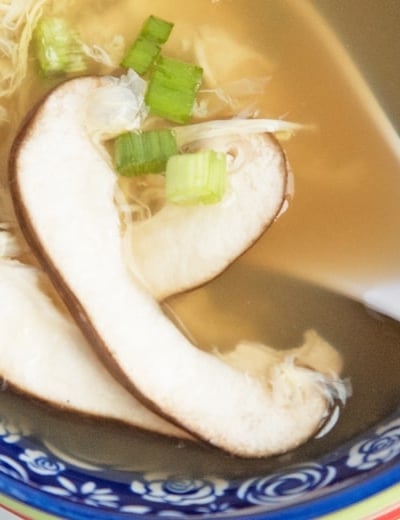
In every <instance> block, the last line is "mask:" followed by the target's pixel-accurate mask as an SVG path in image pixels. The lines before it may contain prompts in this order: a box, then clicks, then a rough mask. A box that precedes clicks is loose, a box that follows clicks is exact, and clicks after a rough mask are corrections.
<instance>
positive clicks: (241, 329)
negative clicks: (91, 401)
mask: <svg viewBox="0 0 400 520" xmlns="http://www.w3.org/2000/svg"><path fill="white" fill-rule="evenodd" d="M69 12H70V13H72V14H70V16H71V18H72V21H73V22H75V23H76V24H77V26H78V28H79V29H80V32H81V34H82V37H83V39H84V40H85V41H87V42H88V43H95V42H96V36H97V35H98V30H99V29H98V28H99V27H100V28H101V31H102V37H103V38H104V37H105V38H107V37H108V36H109V38H110V39H111V38H112V36H113V35H115V34H116V33H121V34H123V36H124V37H125V39H126V41H127V43H128V42H129V41H130V40H131V39H132V35H134V34H135V33H136V31H137V29H138V28H139V26H140V24H141V21H142V20H143V18H144V17H145V16H147V15H148V14H150V13H153V14H157V15H158V16H161V17H164V18H166V19H169V20H172V21H174V22H175V23H176V26H175V29H174V33H173V34H174V37H173V39H172V41H171V42H170V43H168V52H170V53H171V54H176V55H178V54H181V53H182V52H183V53H184V55H185V56H186V57H187V58H192V55H193V50H187V49H188V48H189V47H188V45H187V41H188V40H189V39H190V37H191V35H192V34H193V32H194V31H195V30H196V29H197V28H198V26H201V25H203V24H207V26H208V27H209V28H210V27H211V29H208V30H213V31H219V30H223V31H224V32H225V31H226V28H227V27H229V31H230V34H232V35H234V37H235V39H236V40H237V41H239V42H246V45H248V46H249V47H254V49H257V50H259V51H260V52H261V53H262V55H263V56H265V63H264V64H263V66H265V71H262V73H261V72H260V69H259V68H258V67H259V65H260V64H259V63H258V65H257V66H256V68H257V70H254V71H250V70H249V72H248V73H249V74H251V73H253V74H254V76H263V75H265V74H266V72H267V70H268V71H269V73H270V77H269V80H268V83H267V86H266V94H265V97H263V98H260V97H257V102H258V106H259V115H262V116H265V117H281V116H282V115H284V116H285V117H286V118H287V119H289V120H292V121H298V122H304V123H311V124H313V125H315V129H313V130H307V131H304V132H301V133H299V134H298V135H297V136H296V137H295V138H293V139H292V140H291V141H289V142H287V143H286V144H285V147H286V150H287V153H288V156H289V159H290V162H291V165H292V169H293V171H294V174H295V179H296V191H295V197H294V199H293V201H292V202H291V204H290V208H289V210H288V211H287V212H286V213H285V214H284V215H283V216H282V217H281V218H280V219H279V220H278V222H277V223H276V224H274V226H273V227H272V228H271V230H270V231H269V232H268V233H267V234H266V235H265V236H264V237H263V238H262V239H261V240H260V241H259V242H258V243H257V244H256V245H255V246H254V247H252V248H251V250H249V251H248V252H247V253H246V254H245V255H244V256H243V257H242V258H241V259H240V260H239V261H238V262H237V263H235V265H233V266H232V267H231V268H230V269H228V270H227V272H226V273H224V274H223V275H222V276H221V277H219V278H218V279H217V280H215V281H213V282H212V283H210V284H209V285H207V286H205V287H202V288H199V289H197V290H195V291H192V292H190V293H187V294H184V295H180V296H176V297H173V298H171V299H170V300H169V301H168V302H167V305H168V307H169V308H170V309H172V311H173V312H174V313H176V314H177V316H178V317H180V318H181V319H182V320H183V323H184V325H185V326H187V327H188V329H189V331H190V333H191V334H192V335H193V336H194V337H195V338H196V339H197V340H198V342H199V344H200V346H201V347H202V348H206V349H211V348H213V346H214V345H216V344H217V345H218V346H220V347H221V348H230V347H231V346H232V345H233V344H235V343H237V342H238V341H239V340H241V339H249V340H256V341H263V342H265V343H267V344H270V345H273V346H274V347H278V348H282V349H286V348H292V347H294V346H297V345H299V344H300V343H301V339H302V335H303V333H304V331H305V330H307V329H309V328H314V329H316V330H317V331H318V332H319V333H320V334H321V335H322V336H324V337H325V338H326V339H327V340H329V341H330V342H331V343H332V344H333V345H334V346H335V347H337V348H338V350H339V351H340V352H341V353H343V355H344V361H345V375H346V376H350V377H351V380H352V383H353V387H354V396H353V398H352V399H351V400H350V402H349V404H348V405H347V407H346V408H345V410H344V412H343V415H342V418H341V420H340V421H339V424H338V425H337V427H336V428H335V429H334V430H333V431H332V432H331V433H330V434H329V435H328V436H327V437H325V438H323V439H320V440H318V441H311V442H309V443H308V444H307V445H306V446H304V447H302V448H300V449H299V450H297V451H296V452H294V453H291V454H288V455H286V456H284V457H277V458H274V459H271V460H262V461H239V460H237V459H234V458H232V457H229V456H227V455H225V454H223V453H220V452H218V451H217V450H214V449H211V448H206V447H204V446H190V445H187V446H185V449H186V450H187V452H188V453H189V454H190V456H188V457H185V458H184V460H182V457H179V456H178V457H177V450H178V449H181V448H182V446H183V445H182V443H178V441H174V440H168V439H159V438H157V437H153V436H149V435H145V434H141V433H134V432H132V431H131V430H129V429H127V428H124V427H119V426H115V425H107V424H102V425H100V426H98V425H97V424H92V423H91V422H86V421H82V419H81V418H78V417H75V418H74V417H71V418H70V417H69V416H68V420H67V421H66V418H65V416H63V415H59V414H57V413H54V412H51V411H48V410H47V409H46V408H41V407H37V405H35V404H33V403H30V402H29V401H27V400H24V399H21V398H19V397H18V398H15V397H14V396H12V395H11V394H9V393H3V394H2V395H1V397H0V398H1V403H2V404H1V406H2V413H5V414H9V415H10V416H11V417H16V418H21V417H25V421H26V422H27V423H29V424H28V426H29V428H30V429H32V430H33V432H34V433H35V434H36V435H37V436H38V437H40V438H43V439H45V440H46V442H49V443H51V444H52V445H53V446H56V448H58V449H61V450H62V451H63V450H64V451H66V452H68V453H70V454H72V455H73V456H77V457H80V458H82V460H85V461H87V462H90V463H94V464H96V463H107V464H110V465H112V466H114V467H122V468H123V469H132V468H135V469H146V470H154V471H156V470H167V469H169V470H172V471H189V472H190V471H193V468H194V467H195V468H196V471H197V472H198V473H202V472H206V471H207V472H208V471H211V472H216V473H218V472H219V473H225V474H229V475H233V476H242V475H245V474H249V475H250V474H252V473H254V471H261V470H262V471H264V470H268V469H272V468H275V467H279V466H280V465H282V464H285V463H287V462H300V461H302V460H306V459H308V458H310V457H315V456H319V455H321V454H323V453H325V452H326V451H327V450H328V449H331V448H332V447H334V446H337V445H338V444H339V443H341V442H343V440H347V439H349V438H350V437H351V436H352V435H354V434H356V433H358V432H360V431H362V430H363V429H365V428H366V427H368V426H370V425H372V424H374V423H375V422H376V421H378V420H379V419H380V418H382V417H384V416H386V415H388V414H389V413H391V412H392V411H393V410H394V409H395V407H396V405H397V402H398V394H399V382H398V377H397V371H396V367H397V366H399V361H400V349H399V348H398V346H399V343H400V326H399V325H398V324H397V323H396V322H394V321H392V320H388V319H386V318H385V319H384V318H382V317H378V316H374V315H372V314H371V313H369V312H368V311H367V310H365V309H364V308H363V307H362V306H361V305H359V304H357V303H354V302H352V301H348V300H346V299H344V298H343V297H341V296H339V295H335V294H332V293H329V292H326V291H325V290H324V289H322V288H318V287H317V286H312V285H311V286H310V285H305V284H304V282H302V281H301V280H297V279H296V278H294V277H290V276H289V277H283V276H282V275H281V274H278V273H277V270H280V271H281V272H286V273H288V274H289V275H297V276H299V275H300V276H302V277H307V278H310V279H312V280H317V281H319V282H323V283H326V284H327V285H332V282H331V281H332V280H334V281H337V280H339V281H340V280H341V281H340V284H341V285H340V287H341V288H344V287H345V286H346V284H355V285H357V284H358V285H360V286H362V285H363V284H367V283H370V282H371V280H374V281H379V278H380V277H390V276H392V275H394V274H398V267H397V266H398V265H400V246H398V245H397V244H396V243H394V241H393V237H394V236H398V235H399V231H400V229H399V228H400V219H399V213H398V200H399V197H400V176H399V175H398V174H399V164H398V159H397V158H396V156H395V154H394V152H393V150H392V148H391V146H390V145H389V144H388V143H387V142H386V141H385V136H384V135H382V133H381V131H380V129H379V128H377V126H376V125H375V122H374V118H373V117H371V114H370V113H369V112H368V111H367V110H366V107H365V106H364V105H363V103H362V102H361V101H360V99H359V95H358V94H359V93H358V91H357V90H354V88H353V86H352V81H351V78H349V77H348V76H347V75H346V74H344V73H343V71H342V70H341V69H340V68H339V66H338V64H337V63H336V62H335V60H334V59H333V57H332V56H333V55H332V54H331V53H332V51H331V50H329V49H327V48H326V47H325V46H324V45H322V44H321V43H320V42H319V40H317V37H316V35H315V33H314V32H313V31H311V30H309V27H308V26H307V24H306V23H305V22H304V21H303V20H302V19H301V18H300V16H299V13H298V8H297V7H296V0H293V1H281V0H275V1H270V2H265V1H261V0H235V2H229V1H225V2H224V1H222V0H221V1H220V2H209V1H206V0H198V1H192V2H190V3H189V2H183V1H181V0H177V1H175V2H173V3H168V5H167V3H166V2H165V1H161V0H152V1H149V0H147V1H146V2H131V1H125V0H121V1H118V2H115V0H113V1H103V2H93V1H90V2H89V1H88V2H85V8H82V7H81V6H80V8H79V13H78V14H76V15H74V14H73V12H72V10H70V11H69ZM104 19H107V24H104ZM299 42H301V45H299ZM255 62H257V60H256V61H255ZM31 69H32V76H31V77H30V78H28V80H27V85H28V88H26V86H25V89H24V90H22V92H20V93H18V94H17V95H16V96H15V97H14V98H13V99H12V100H10V104H12V107H13V109H12V110H13V121H12V124H10V125H9V126H8V127H5V126H3V127H0V138H1V139H2V142H3V145H1V154H2V157H1V163H0V166H1V168H2V172H3V177H2V181H3V182H6V155H7V149H8V147H9V145H10V142H11V138H12V136H13V134H14V133H15V131H16V128H17V125H18V123H19V121H20V120H21V119H22V117H23V116H24V114H25V113H26V112H27V111H28V110H29V109H30V107H31V106H32V104H33V103H34V102H35V100H37V99H38V98H39V97H40V96H41V95H42V94H43V93H44V92H45V91H46V90H48V89H49V88H50V86H52V85H53V84H54V81H53V80H47V81H43V80H39V79H37V78H36V76H35V75H34V67H33V65H32V66H31ZM95 70H96V69H95ZM95 70H94V71H95ZM381 273H382V274H381ZM204 323H207V324H208V325H207V328H206V329H205V327H204ZM360 359H362V363H360ZM366 395H368V400H366V399H365V396H366ZM360 416H361V417H362V421H361V422H360ZM66 423H68V424H66ZM93 435H95V436H96V443H93V442H92V439H93ZM86 440H87V442H86ZM155 454H156V456H155ZM205 455H207V457H204V456H205Z"/></svg>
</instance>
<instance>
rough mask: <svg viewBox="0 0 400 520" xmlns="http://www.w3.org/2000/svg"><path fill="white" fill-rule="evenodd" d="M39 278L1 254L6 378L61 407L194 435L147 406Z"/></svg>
mask: <svg viewBox="0 0 400 520" xmlns="http://www.w3.org/2000/svg"><path fill="white" fill-rule="evenodd" d="M1 235H5V234H4V233H2V234H1ZM38 283H39V277H38V272H37V270H36V269H35V268H34V267H29V266H27V265H23V264H21V263H20V262H18V261H16V260H7V259H4V258H3V259H0V308H1V312H0V376H1V377H2V379H3V381H4V382H5V383H6V384H7V385H8V386H10V387H12V388H14V389H16V390H18V391H19V392H22V393H24V394H26V395H28V396H30V397H34V398H35V399H39V400H41V401H44V402H46V403H48V404H50V405H52V406H54V407H56V408H60V409H62V410H68V411H73V412H79V413H82V414H84V415H90V416H93V417H101V418H107V419H116V420H119V421H122V422H124V423H126V424H129V425H131V426H132V425H133V426H135V427H139V428H142V429H146V430H150V431H153V432H156V433H160V434H165V435H169V436H174V437H183V438H187V437H189V435H188V434H187V433H186V432H185V431H183V430H181V429H180V428H177V427H175V426H174V425H172V424H170V423H168V422H167V421H165V420H164V419H162V418H161V417H159V416H158V415H156V414H154V413H152V412H151V411H150V410H148V409H147V408H146V407H145V406H143V405H142V404H141V403H140V402H139V401H137V400H136V399H135V398H134V397H133V396H132V395H131V394H129V392H128V391H127V390H125V389H124V388H123V387H122V386H120V385H119V384H118V383H117V382H116V381H115V380H114V378H113V377H112V376H111V375H110V374H109V372H108V371H107V370H106V369H105V368H104V366H103V365H102V363H101V362H100V361H99V360H98V358H97V356H96V355H95V354H94V352H93V350H92V349H91V348H90V347H89V345H88V343H87V341H86V340H85V338H84V337H83V335H82V333H81V332H80V330H79V329H78V328H77V327H76V326H75V324H74V323H73V322H72V321H70V320H68V319H67V318H66V317H65V316H63V315H62V314H61V312H59V311H58V310H57V309H56V308H55V306H54V304H53V303H52V301H51V300H50V298H49V297H47V296H46V295H45V294H44V293H43V292H42V291H41V289H40V287H39V285H38Z"/></svg>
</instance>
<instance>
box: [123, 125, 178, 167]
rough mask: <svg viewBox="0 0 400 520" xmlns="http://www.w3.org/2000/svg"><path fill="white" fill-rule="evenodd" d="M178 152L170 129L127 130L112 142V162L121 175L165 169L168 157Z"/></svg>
mask: <svg viewBox="0 0 400 520" xmlns="http://www.w3.org/2000/svg"><path fill="white" fill-rule="evenodd" d="M177 153H178V147H177V144H176V139H175V136H174V133H173V132H172V130H150V131H147V132H127V133H125V134H121V135H119V136H118V137H117V138H116V140H115V142H114V162H115V167H116V169H117V171H118V172H119V173H120V174H121V175H125V176H133V175H140V174H144V173H160V172H163V171H165V168H166V164H167V160H168V158H169V157H171V156H173V155H175V154H177Z"/></svg>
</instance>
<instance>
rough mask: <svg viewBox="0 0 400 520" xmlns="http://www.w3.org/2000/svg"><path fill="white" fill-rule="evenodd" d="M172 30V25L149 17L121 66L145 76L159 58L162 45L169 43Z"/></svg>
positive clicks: (154, 17)
mask: <svg viewBox="0 0 400 520" xmlns="http://www.w3.org/2000/svg"><path fill="white" fill-rule="evenodd" d="M172 28H173V24H172V23H170V22H167V21H165V20H162V19H161V18H157V17H156V16H149V18H148V19H147V20H146V22H145V23H144V25H143V27H142V29H141V31H140V33H139V36H138V37H137V38H136V40H135V41H134V42H133V43H132V45H131V46H130V47H129V49H128V50H127V52H126V54H125V56H124V57H123V59H122V62H121V65H122V66H123V67H127V68H131V69H133V70H135V71H136V72H137V73H138V74H145V73H146V72H147V71H148V69H149V68H150V67H151V65H152V64H153V63H154V61H155V60H156V59H157V57H158V56H159V54H160V51H161V45H162V44H163V43H165V42H166V41H167V39H168V37H169V35H170V32H171V30H172Z"/></svg>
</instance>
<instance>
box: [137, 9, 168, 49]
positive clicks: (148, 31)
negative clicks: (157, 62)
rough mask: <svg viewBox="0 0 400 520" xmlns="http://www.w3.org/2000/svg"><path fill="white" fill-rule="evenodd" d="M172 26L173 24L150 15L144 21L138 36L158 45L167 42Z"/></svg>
mask: <svg viewBox="0 0 400 520" xmlns="http://www.w3.org/2000/svg"><path fill="white" fill-rule="evenodd" d="M173 26H174V24H173V23H170V22H167V21H165V20H162V19H161V18H157V16H153V15H151V16H149V17H148V18H147V20H146V21H145V23H144V25H143V27H142V30H141V31H140V35H141V36H144V37H145V38H148V39H151V40H154V41H156V42H158V43H165V42H166V41H167V40H168V37H169V35H170V33H171V31H172V28H173Z"/></svg>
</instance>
